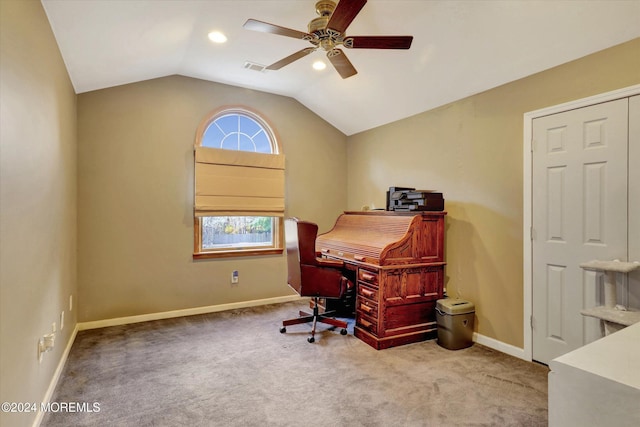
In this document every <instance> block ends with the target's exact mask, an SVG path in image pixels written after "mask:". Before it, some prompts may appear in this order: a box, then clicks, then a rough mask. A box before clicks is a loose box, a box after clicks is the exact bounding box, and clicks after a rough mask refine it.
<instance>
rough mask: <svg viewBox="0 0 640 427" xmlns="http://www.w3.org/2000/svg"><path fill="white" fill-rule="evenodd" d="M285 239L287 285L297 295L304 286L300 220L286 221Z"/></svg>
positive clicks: (291, 219) (290, 219)
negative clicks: (300, 248) (299, 244)
mask: <svg viewBox="0 0 640 427" xmlns="http://www.w3.org/2000/svg"><path fill="white" fill-rule="evenodd" d="M284 238H285V242H286V245H287V272H288V277H287V283H289V286H291V287H292V288H293V289H295V291H296V292H297V293H300V287H301V285H302V283H301V282H302V280H301V273H300V250H299V249H298V247H299V246H298V220H297V219H296V218H287V219H286V220H285V221H284Z"/></svg>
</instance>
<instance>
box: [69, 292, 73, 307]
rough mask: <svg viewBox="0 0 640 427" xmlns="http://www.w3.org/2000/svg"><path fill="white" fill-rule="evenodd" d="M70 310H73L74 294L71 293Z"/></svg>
mask: <svg viewBox="0 0 640 427" xmlns="http://www.w3.org/2000/svg"><path fill="white" fill-rule="evenodd" d="M69 311H73V294H71V295H69Z"/></svg>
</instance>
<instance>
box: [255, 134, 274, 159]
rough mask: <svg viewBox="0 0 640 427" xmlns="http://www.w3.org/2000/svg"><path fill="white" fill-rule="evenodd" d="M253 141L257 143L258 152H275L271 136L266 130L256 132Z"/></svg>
mask: <svg viewBox="0 0 640 427" xmlns="http://www.w3.org/2000/svg"><path fill="white" fill-rule="evenodd" d="M253 142H254V143H255V144H256V151H257V152H258V153H267V154H270V153H273V149H272V148H271V142H270V141H269V136H268V135H267V134H266V133H265V132H264V131H260V133H258V134H256V135H255V136H254V137H253Z"/></svg>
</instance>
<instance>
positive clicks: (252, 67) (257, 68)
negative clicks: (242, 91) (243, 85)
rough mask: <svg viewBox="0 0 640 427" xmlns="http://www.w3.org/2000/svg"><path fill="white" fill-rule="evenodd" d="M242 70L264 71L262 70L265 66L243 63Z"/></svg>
mask: <svg viewBox="0 0 640 427" xmlns="http://www.w3.org/2000/svg"><path fill="white" fill-rule="evenodd" d="M244 68H246V69H247V70H253V71H264V69H265V68H267V66H266V65H262V64H257V63H255V62H251V61H244Z"/></svg>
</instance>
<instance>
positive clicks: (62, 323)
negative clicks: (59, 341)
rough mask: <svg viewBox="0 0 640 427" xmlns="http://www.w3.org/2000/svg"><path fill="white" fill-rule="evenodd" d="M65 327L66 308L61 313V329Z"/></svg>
mask: <svg viewBox="0 0 640 427" xmlns="http://www.w3.org/2000/svg"><path fill="white" fill-rule="evenodd" d="M63 329H64V310H62V312H61V313H60V330H63Z"/></svg>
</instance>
